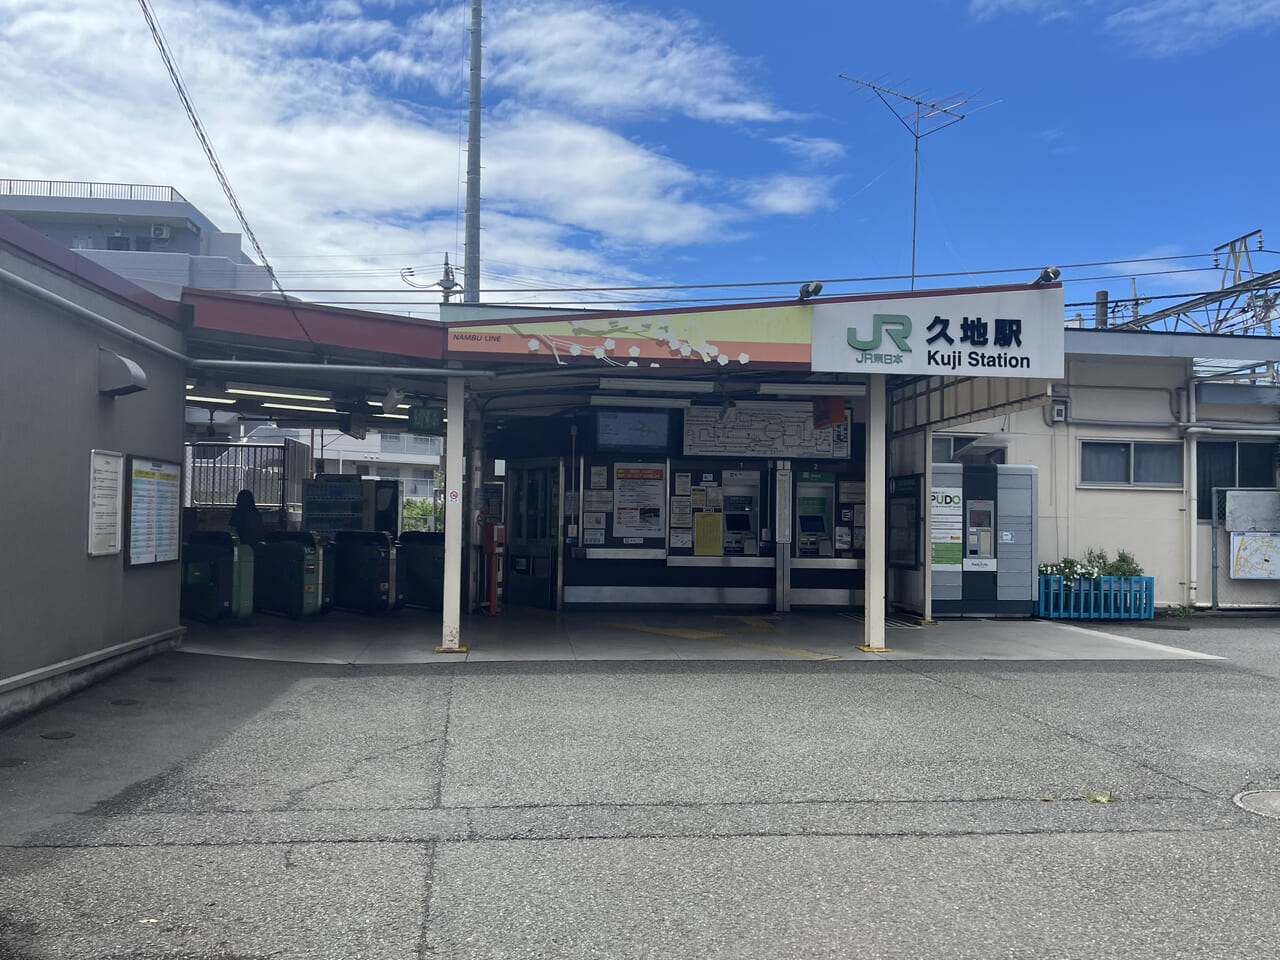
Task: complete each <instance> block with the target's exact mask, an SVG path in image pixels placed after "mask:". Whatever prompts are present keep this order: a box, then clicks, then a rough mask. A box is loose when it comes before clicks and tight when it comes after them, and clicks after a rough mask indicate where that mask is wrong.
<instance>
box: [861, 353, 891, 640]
mask: <svg viewBox="0 0 1280 960" xmlns="http://www.w3.org/2000/svg"><path fill="white" fill-rule="evenodd" d="M886 411H887V403H886V397H885V378H884V375H883V374H873V375H872V376H871V381H870V383H868V384H867V528H866V558H867V559H866V576H865V579H864V584H865V591H864V593H865V600H864V602H865V614H864V616H863V621H862V631H863V632H862V646H861V647H860V648H859V649H861V650H866V651H869V652H872V653H878V652H882V651H884V650H885V649H886V647H885V642H884V637H885V632H884V616H885V610H884V606H885V604H884V600H885V578H886V572H887V565H886V555H887V547H888V535H887V534H888V531H887V529H886V510H887V508H888V496H887V490H888V484H889V481H888V476H887V474H888V457H887V455H886V453H887V451H886V449H885V437H886V435H887V430H886Z"/></svg>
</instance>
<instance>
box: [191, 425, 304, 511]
mask: <svg viewBox="0 0 1280 960" xmlns="http://www.w3.org/2000/svg"><path fill="white" fill-rule="evenodd" d="M310 460H311V448H310V447H308V446H307V444H305V443H302V442H300V441H298V440H292V439H286V440H285V441H284V443H282V444H281V443H270V444H267V443H192V444H188V445H187V450H186V468H187V469H186V490H185V491H184V498H183V502H184V505H185V506H188V507H231V506H234V505H235V502H236V496H237V495H238V494H239V493H240V491H241V490H249V491H251V492H252V493H253V499H254V501H255V502H257V504H258V506H259V507H266V508H277V509H278V508H282V507H283V508H284V509H285V511H286V512H288V513H290V514H292V513H297V514H299V515H301V513H302V482H303V481H304V480H305V479H306V478H307V477H308V476H310Z"/></svg>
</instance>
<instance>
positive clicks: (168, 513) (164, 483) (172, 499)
mask: <svg viewBox="0 0 1280 960" xmlns="http://www.w3.org/2000/svg"><path fill="white" fill-rule="evenodd" d="M128 493H129V552H128V554H127V555H126V562H127V563H128V565H129V566H132V567H136V566H141V565H143V564H149V563H171V562H173V561H176V560H177V559H178V546H179V541H180V538H181V533H182V467H181V465H180V464H177V463H171V462H169V461H167V460H149V459H146V458H144V457H130V458H129V491H128Z"/></svg>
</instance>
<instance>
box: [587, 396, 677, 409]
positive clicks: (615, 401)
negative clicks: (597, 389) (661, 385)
mask: <svg viewBox="0 0 1280 960" xmlns="http://www.w3.org/2000/svg"><path fill="white" fill-rule="evenodd" d="M689 403H690V401H688V400H686V399H685V398H684V397H605V396H601V395H600V394H598V393H597V394H592V396H591V406H593V407H667V408H671V409H680V408H683V407H688V406H689Z"/></svg>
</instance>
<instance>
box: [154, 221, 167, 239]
mask: <svg viewBox="0 0 1280 960" xmlns="http://www.w3.org/2000/svg"><path fill="white" fill-rule="evenodd" d="M151 239H152V240H168V239H169V225H168V224H167V223H153V224H152V225H151Z"/></svg>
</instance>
